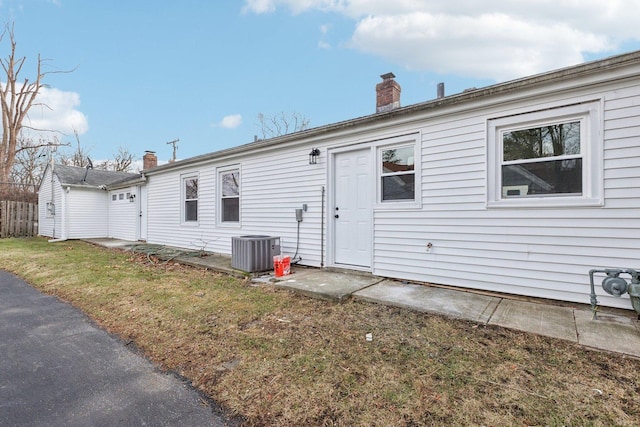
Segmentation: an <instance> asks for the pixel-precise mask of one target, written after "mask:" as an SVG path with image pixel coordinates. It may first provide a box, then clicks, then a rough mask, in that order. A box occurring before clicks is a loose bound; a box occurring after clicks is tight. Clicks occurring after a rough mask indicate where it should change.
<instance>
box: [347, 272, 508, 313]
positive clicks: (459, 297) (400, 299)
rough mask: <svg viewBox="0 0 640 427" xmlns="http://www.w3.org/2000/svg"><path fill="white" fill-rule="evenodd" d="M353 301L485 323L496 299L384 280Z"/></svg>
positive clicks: (358, 293) (355, 295)
mask: <svg viewBox="0 0 640 427" xmlns="http://www.w3.org/2000/svg"><path fill="white" fill-rule="evenodd" d="M353 296H354V298H357V299H360V300H363V301H369V302H375V303H379V304H387V305H393V306H396V307H402V308H408V309H411V310H416V311H422V312H426V313H435V314H442V315H445V316H450V317H457V318H460V319H465V320H471V321H474V322H481V323H486V322H487V321H488V320H489V318H490V317H491V314H492V313H493V311H494V310H495V309H496V306H497V305H498V303H499V302H500V299H499V298H495V297H490V296H486V295H478V294H472V293H469V292H460V291H454V290H450V289H445V288H437V287H432V286H426V285H415V284H404V283H400V282H397V281H393V280H384V281H383V282H380V283H378V284H375V285H373V286H371V287H368V288H365V289H362V290H360V291H357V292H355V293H354V294H353Z"/></svg>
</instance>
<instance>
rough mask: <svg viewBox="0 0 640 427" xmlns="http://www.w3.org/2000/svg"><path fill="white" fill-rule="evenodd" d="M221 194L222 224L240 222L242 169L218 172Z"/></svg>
mask: <svg viewBox="0 0 640 427" xmlns="http://www.w3.org/2000/svg"><path fill="white" fill-rule="evenodd" d="M218 183H219V188H218V191H219V194H220V222H223V223H238V222H240V169H238V168H233V169H223V170H220V171H219V172H218Z"/></svg>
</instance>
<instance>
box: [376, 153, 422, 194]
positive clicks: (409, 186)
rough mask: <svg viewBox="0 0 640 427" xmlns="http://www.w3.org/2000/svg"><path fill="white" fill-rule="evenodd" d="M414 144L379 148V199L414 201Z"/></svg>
mask: <svg viewBox="0 0 640 427" xmlns="http://www.w3.org/2000/svg"><path fill="white" fill-rule="evenodd" d="M414 147H415V146H414V145H407V146H399V147H385V148H382V149H380V188H381V201H382V202H389V201H414V200H415V198H416V177H415V165H414V163H415V162H414V159H415V154H414V152H415V148H414Z"/></svg>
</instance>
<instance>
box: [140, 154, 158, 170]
mask: <svg viewBox="0 0 640 427" xmlns="http://www.w3.org/2000/svg"><path fill="white" fill-rule="evenodd" d="M156 166H158V157H157V156H156V153H155V151H145V152H144V156H142V169H143V170H146V169H151V168H155V167H156Z"/></svg>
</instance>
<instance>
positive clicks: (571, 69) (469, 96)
mask: <svg viewBox="0 0 640 427" xmlns="http://www.w3.org/2000/svg"><path fill="white" fill-rule="evenodd" d="M634 64H635V65H640V50H637V51H633V52H630V53H625V54H621V55H615V56H611V57H608V58H604V59H599V60H594V61H589V62H585V63H582V64H578V65H572V66H568V67H564V68H560V69H556V70H552V71H547V72H543V73H540V74H535V75H532V76H527V77H522V78H518V79H514V80H509V81H506V82H502V83H496V84H494V85H490V86H486V87H483V88H479V89H473V90H468V91H464V92H461V93H456V94H453V95H449V96H445V97H443V98H436V99H432V100H428V101H424V102H420V103H417V104H411V105H408V106H406V107H400V108H397V109H395V110H391V111H387V112H380V113H374V114H370V115H367V116H363V117H358V118H354V119H349V120H344V121H341V122H337V123H332V124H328V125H324V126H318V127H315V128H311V129H307V130H303V131H299V132H295V133H290V134H286V135H281V136H277V137H274V138H270V139H265V140H259V141H255V142H250V143H246V144H242V145H239V146H236V147H231V148H227V149H223V150H219V151H214V152H210V153H205V154H201V155H198V156H194V157H190V158H187V159H183V160H178V161H175V162H172V163H165V164H163V165H159V166H156V167H155V168H150V169H146V170H143V171H142V173H143V174H147V175H153V174H155V173H160V172H164V171H165V170H168V169H177V168H181V167H186V166H190V165H192V164H194V163H199V162H203V161H208V160H214V159H217V158H222V157H226V156H231V155H236V154H242V153H245V152H248V151H255V150H259V149H264V148H271V147H273V146H275V145H281V144H283V143H288V142H295V141H296V140H301V139H307V138H311V137H314V136H316V135H320V134H322V133H326V132H331V131H336V130H341V129H347V128H352V127H355V126H359V125H364V124H367V123H371V122H374V121H378V120H381V119H383V118H392V117H400V116H404V115H408V114H413V113H416V112H419V111H426V110H430V109H435V108H441V107H445V106H450V105H456V104H460V103H463V102H467V101H472V100H478V99H480V98H485V97H489V96H494V95H498V94H507V93H511V92H515V91H517V90H520V89H523V88H528V87H531V88H533V87H537V86H540V85H542V84H545V83H550V82H562V81H566V80H569V79H574V78H577V77H581V76H585V75H589V74H593V73H595V72H607V71H611V70H614V69H617V68H622V67H625V66H628V65H634Z"/></svg>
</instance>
